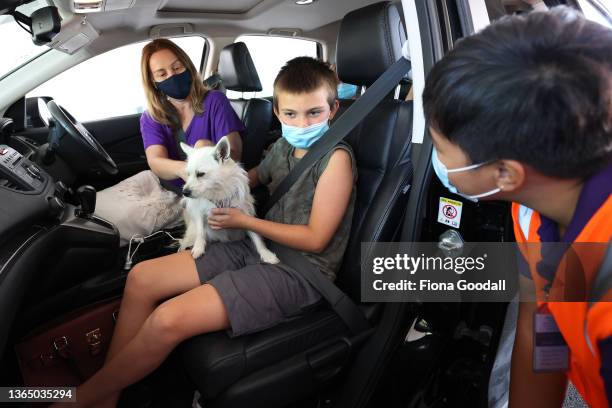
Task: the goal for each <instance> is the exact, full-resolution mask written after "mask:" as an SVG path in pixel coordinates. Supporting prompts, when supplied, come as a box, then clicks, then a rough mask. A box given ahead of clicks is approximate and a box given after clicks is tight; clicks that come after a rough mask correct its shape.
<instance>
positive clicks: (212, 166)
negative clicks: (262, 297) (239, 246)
mask: <svg viewBox="0 0 612 408" xmlns="http://www.w3.org/2000/svg"><path fill="white" fill-rule="evenodd" d="M229 146H230V145H229V141H228V140H227V138H226V137H223V138H222V139H221V140H219V143H217V145H216V146H215V147H210V146H207V147H201V148H198V149H195V148H192V147H189V146H187V145H186V144H184V143H181V148H182V149H183V151H184V152H185V153H186V154H187V173H188V178H187V182H186V183H185V187H183V189H184V190H191V197H184V198H183V200H182V204H183V206H184V207H185V210H184V212H183V216H184V218H185V224H186V225H187V230H186V231H185V236H184V237H183V239H182V240H181V246H180V250H185V249H187V248H189V247H191V255H192V256H193V258H194V259H196V258H199V257H200V256H202V255H203V254H204V252H205V251H206V243H208V242H216V241H220V242H227V241H238V240H241V239H244V238H245V234H246V235H248V236H249V238H251V240H252V241H253V244H255V248H256V249H257V253H258V254H259V256H260V258H261V260H262V261H264V262H267V263H272V264H276V263H278V262H279V260H278V258H277V257H276V255H275V254H274V253H273V252H272V251H270V250H269V249H268V248H266V245H265V244H264V242H263V240H262V238H261V237H260V236H259V234H256V233H254V232H252V231H244V230H237V229H221V230H213V229H211V228H210V227H209V226H208V214H209V211H210V210H212V209H213V208H218V207H233V208H237V209H240V210H242V211H243V212H244V213H245V214H248V215H255V206H254V205H253V196H251V193H250V191H249V178H248V175H247V172H246V171H244V169H243V168H242V167H240V165H238V164H237V163H236V162H234V160H232V159H231V158H230V157H229V152H230V148H229ZM197 173H205V174H204V175H201V176H200V177H197Z"/></svg>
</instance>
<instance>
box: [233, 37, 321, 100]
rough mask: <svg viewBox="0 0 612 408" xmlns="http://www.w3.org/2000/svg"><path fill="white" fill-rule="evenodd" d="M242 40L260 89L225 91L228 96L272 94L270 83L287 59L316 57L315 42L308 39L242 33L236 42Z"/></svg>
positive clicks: (262, 95) (246, 96)
mask: <svg viewBox="0 0 612 408" xmlns="http://www.w3.org/2000/svg"><path fill="white" fill-rule="evenodd" d="M240 41H242V42H244V43H245V44H246V46H247V48H248V49H249V53H250V54H251V57H252V58H253V63H254V64H255V68H256V69H257V73H258V74H259V80H260V81H261V86H262V88H263V89H262V91H261V92H257V93H251V92H249V93H245V94H244V95H243V94H242V93H240V92H235V91H230V90H228V91H227V97H228V98H231V99H233V98H240V97H244V98H250V97H254V96H257V97H266V96H272V85H273V83H274V78H276V75H277V74H278V71H279V70H280V69H281V67H282V66H283V65H285V63H286V62H287V61H289V60H290V59H292V58H295V57H300V56H308V57H314V58H316V57H317V43H316V42H315V41H310V40H302V39H299V38H287V37H271V36H263V35H243V36H240V37H238V38H237V39H236V42H240Z"/></svg>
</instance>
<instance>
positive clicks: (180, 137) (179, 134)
mask: <svg viewBox="0 0 612 408" xmlns="http://www.w3.org/2000/svg"><path fill="white" fill-rule="evenodd" d="M174 142H175V143H176V151H177V154H178V157H179V160H182V161H185V160H187V155H186V154H185V152H184V151H183V149H181V142H183V143H185V144H187V138H185V132H184V131H183V128H182V127H180V126H179V128H178V129H177V130H176V131H175V132H174ZM159 184H161V186H162V187H163V188H165V189H166V190H169V191H172V192H173V193H175V194H176V195H178V196H179V197H181V196H182V195H183V189H182V188H180V187H178V186H176V185H174V184H172V183H171V182H170V181H169V180H164V179H161V178H160V179H159Z"/></svg>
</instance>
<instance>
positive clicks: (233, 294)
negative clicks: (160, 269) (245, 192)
mask: <svg viewBox="0 0 612 408" xmlns="http://www.w3.org/2000/svg"><path fill="white" fill-rule="evenodd" d="M195 263H196V268H197V271H198V275H199V277H200V282H202V284H204V283H208V284H210V285H212V286H213V287H214V288H215V289H216V290H217V292H219V296H221V300H222V301H223V303H224V305H225V308H226V311H227V315H228V318H229V322H230V329H229V330H228V334H229V335H230V337H235V336H240V335H242V334H247V333H253V332H256V331H260V330H264V329H267V328H269V327H272V326H274V325H276V324H278V323H282V322H285V321H288V320H291V319H293V318H295V317H298V316H300V315H301V314H302V313H304V312H305V311H306V310H308V309H311V308H314V307H317V306H318V305H320V304H322V298H321V295H319V293H318V292H317V290H316V289H314V288H313V287H312V286H311V285H310V284H309V283H308V282H306V281H305V280H304V279H303V278H302V277H301V276H299V275H298V274H297V273H296V272H294V271H293V270H292V269H291V267H289V266H287V265H285V264H283V263H280V264H276V265H271V264H267V263H264V262H262V261H261V260H260V259H259V255H258V254H257V251H256V250H255V247H254V245H253V243H252V242H251V240H250V239H245V240H242V241H233V242H216V243H212V244H209V245H208V246H207V247H206V252H205V253H204V255H202V256H201V257H200V258H198V259H196V261H195Z"/></svg>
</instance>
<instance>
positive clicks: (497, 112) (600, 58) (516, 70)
mask: <svg viewBox="0 0 612 408" xmlns="http://www.w3.org/2000/svg"><path fill="white" fill-rule="evenodd" d="M423 104H424V110H425V117H426V119H427V121H428V123H429V125H430V126H431V127H432V128H434V129H435V130H436V131H438V132H439V133H441V134H442V135H443V136H444V137H446V138H447V139H448V140H450V141H451V142H453V143H456V144H457V145H459V147H461V149H463V150H464V151H465V152H466V153H467V155H468V156H469V157H470V159H471V160H472V161H473V162H474V163H479V162H485V161H488V160H495V159H513V160H518V161H520V162H523V163H525V164H527V165H529V166H531V167H533V168H535V169H536V170H538V171H540V172H541V173H543V174H546V175H548V176H551V177H558V178H574V177H580V178H586V177H588V176H590V175H591V174H593V173H594V172H597V171H598V170H600V169H601V168H603V167H605V166H606V165H607V164H609V163H611V162H612V30H609V29H607V28H605V27H603V26H601V25H599V24H596V23H594V22H590V21H588V20H586V19H585V18H584V17H583V16H582V15H580V14H579V13H578V12H575V11H573V10H572V9H569V8H566V7H557V8H554V9H553V10H552V11H550V12H546V13H542V12H533V13H530V14H528V15H526V16H512V17H504V18H502V19H501V20H499V21H498V22H496V23H494V24H492V25H491V26H489V27H487V28H485V29H484V30H483V31H481V32H480V33H478V34H476V35H474V36H471V37H467V38H465V39H462V40H461V41H460V42H458V43H457V45H456V47H455V49H453V50H452V51H451V52H450V53H449V54H448V55H447V56H445V57H444V58H443V59H442V60H441V61H440V62H439V63H437V64H436V65H435V66H434V67H433V69H432V70H431V73H430V74H429V76H428V78H427V81H426V85H425V90H424V92H423Z"/></svg>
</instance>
